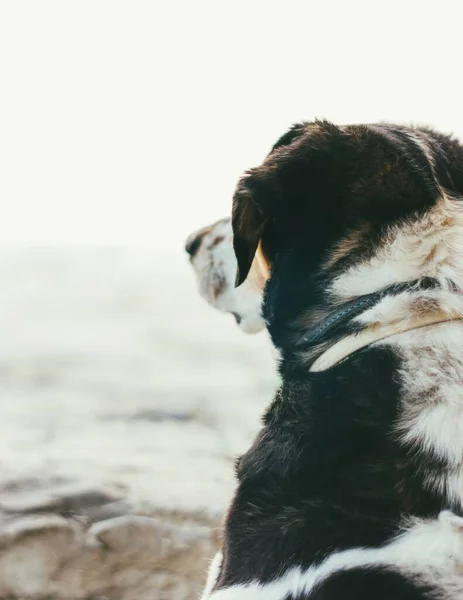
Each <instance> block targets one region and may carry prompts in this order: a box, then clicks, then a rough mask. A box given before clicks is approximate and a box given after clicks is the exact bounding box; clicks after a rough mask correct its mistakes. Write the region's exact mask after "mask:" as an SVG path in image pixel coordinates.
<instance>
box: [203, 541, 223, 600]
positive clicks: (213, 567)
mask: <svg viewBox="0 0 463 600" xmlns="http://www.w3.org/2000/svg"><path fill="white" fill-rule="evenodd" d="M222 561H223V554H222V552H217V554H216V555H215V556H214V558H213V559H212V561H211V564H210V566H209V571H208V572H207V581H206V585H205V586H204V590H203V594H202V596H201V600H206V599H207V598H209V596H210V595H211V592H212V590H213V589H214V586H215V584H216V583H217V581H218V579H219V575H220V569H221V567H222Z"/></svg>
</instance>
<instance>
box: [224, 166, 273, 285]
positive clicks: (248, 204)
mask: <svg viewBox="0 0 463 600" xmlns="http://www.w3.org/2000/svg"><path fill="white" fill-rule="evenodd" d="M257 187H259V182H258V176H257V175H256V174H253V173H252V171H249V172H248V173H247V174H246V175H245V176H244V177H243V178H242V179H241V180H240V182H239V183H238V187H237V189H236V192H235V195H234V197H233V210H232V227H233V248H234V250H235V256H236V261H237V263H238V271H237V274H236V282H235V287H238V286H239V285H241V284H242V283H243V281H245V279H246V277H247V276H248V273H249V269H250V268H251V265H252V261H253V260H254V256H255V254H256V251H257V246H258V245H259V241H260V239H261V237H262V232H263V230H264V226H265V223H266V218H265V215H264V210H263V207H262V206H261V205H260V204H259V203H258V200H257V198H258V196H257V189H256V188H257Z"/></svg>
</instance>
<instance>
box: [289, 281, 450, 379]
mask: <svg viewBox="0 0 463 600" xmlns="http://www.w3.org/2000/svg"><path fill="white" fill-rule="evenodd" d="M439 287H440V284H439V282H438V281H437V280H436V279H433V278H429V277H426V278H422V279H415V280H413V281H409V282H404V283H397V284H394V285H391V286H388V287H386V288H383V289H382V290H379V291H377V292H373V293H371V294H366V295H364V296H360V297H359V298H355V299H354V300H350V301H348V302H346V303H344V304H342V305H341V306H339V307H337V308H336V309H335V310H334V311H332V312H330V313H329V314H328V315H327V316H326V317H324V318H323V319H322V320H321V321H319V322H317V323H316V324H315V325H313V326H311V327H310V328H309V329H308V330H306V331H305V332H304V334H303V335H302V336H301V337H300V338H299V340H298V341H297V342H296V349H297V350H298V351H309V352H311V353H312V355H313V357H314V361H313V362H312V364H311V367H310V371H312V372H319V371H325V370H326V369H329V368H330V367H332V366H334V365H336V364H338V363H339V362H340V361H342V360H343V359H345V358H347V357H348V356H350V355H351V354H353V353H354V352H356V351H357V350H360V349H362V348H365V347H366V346H369V345H370V344H373V343H374V342H378V341H380V340H382V339H384V338H387V337H390V336H392V335H396V334H398V333H403V332H405V331H410V330H412V329H417V328H419V327H425V326H426V325H433V324H436V323H443V322H445V321H451V320H460V319H453V318H452V317H450V316H449V314H448V313H446V312H444V311H443V310H439V309H438V310H435V311H432V312H431V313H422V314H417V315H415V316H412V317H411V318H409V319H407V320H404V321H403V322H399V323H390V324H384V325H381V324H378V325H373V326H371V325H370V326H368V325H362V324H361V323H359V322H356V321H354V319H355V317H358V316H359V315H360V314H361V313H362V312H364V311H366V310H368V309H370V308H372V307H373V306H374V305H375V304H377V303H378V302H380V301H381V300H382V299H383V298H385V297H386V296H396V295H398V294H402V293H404V292H419V291H427V290H432V289H436V288H439Z"/></svg>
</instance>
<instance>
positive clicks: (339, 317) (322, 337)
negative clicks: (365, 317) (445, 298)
mask: <svg viewBox="0 0 463 600" xmlns="http://www.w3.org/2000/svg"><path fill="white" fill-rule="evenodd" d="M438 286H439V283H438V282H437V280H435V279H433V278H430V277H426V278H423V279H415V280H413V281H407V282H404V283H396V284H393V285H390V286H388V287H385V288H383V289H381V290H378V291H377V292H373V293H371V294H366V295H364V296H360V297H359V298H355V299H354V300H350V301H348V302H346V303H344V304H343V305H341V306H339V307H338V308H336V310H334V311H333V312H331V313H329V314H328V315H327V316H326V317H325V318H324V319H323V320H322V321H319V322H318V323H316V324H315V325H313V326H312V327H310V329H308V330H307V331H306V332H305V333H304V334H303V335H302V337H301V338H300V339H299V340H298V341H297V342H296V348H297V349H298V350H302V349H304V348H309V347H312V346H316V345H318V344H321V343H323V342H326V341H327V340H329V339H330V338H333V337H335V338H336V337H337V336H338V335H339V334H342V333H344V332H345V330H346V328H347V329H350V331H352V330H353V329H354V330H355V327H350V328H349V325H351V324H352V319H354V318H355V317H358V316H359V315H360V314H361V313H362V312H364V311H365V310H368V309H369V308H372V307H373V306H374V305H375V304H377V303H378V302H379V301H380V300H382V299H383V298H384V297H386V296H397V295H398V294H402V293H404V292H408V291H410V292H411V291H420V290H429V289H433V288H436V287H438Z"/></svg>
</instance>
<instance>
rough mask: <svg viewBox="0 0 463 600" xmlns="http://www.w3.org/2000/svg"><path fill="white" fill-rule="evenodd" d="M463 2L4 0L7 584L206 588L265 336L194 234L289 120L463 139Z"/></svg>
mask: <svg viewBox="0 0 463 600" xmlns="http://www.w3.org/2000/svg"><path fill="white" fill-rule="evenodd" d="M462 10H463V9H462V8H461V4H460V3H458V2H457V1H456V0H455V1H447V0H444V1H441V2H439V4H438V5H436V4H434V3H429V4H426V3H423V2H418V1H412V0H410V1H409V2H406V3H405V2H395V1H392V2H389V3H387V5H378V4H377V3H372V2H366V1H365V2H361V1H358V0H356V1H353V2H348V3H347V2H340V1H338V2H323V3H320V2H312V1H303V2H302V1H301V2H293V1H291V0H290V1H287V2H285V3H283V4H282V3H279V2H271V1H268V0H267V1H260V0H259V1H258V0H247V1H246V2H244V1H243V0H235V1H234V2H233V3H223V2H213V1H212V0H210V1H204V0H197V1H196V2H188V1H187V0H183V1H176V2H175V1H171V2H160V1H156V0H155V1H149V2H148V1H142V0H136V1H129V0H126V1H118V0H91V1H86V0H80V1H79V2H72V1H63V0H57V1H54V2H52V1H48V0H41V1H40V2H38V1H37V0H34V1H30V2H28V1H23V0H5V1H4V2H2V3H1V4H0V82H1V83H0V85H1V93H0V200H1V207H2V214H1V218H0V409H1V411H2V413H1V414H2V418H1V419H0V448H1V452H0V540H1V541H2V543H1V545H0V546H1V547H0V597H7V596H8V597H18V598H19V597H22V598H42V597H45V596H46V597H47V598H52V599H56V600H58V599H61V598H68V599H69V598H73V599H77V598H79V599H80V598H93V599H96V598H111V599H112V598H118V599H122V598H123V599H129V598H134V599H135V598H136V599H137V600H142V599H143V598H147V599H148V598H149V599H150V600H158V599H161V600H167V599H169V600H170V599H175V600H183V599H184V598H192V597H196V596H195V595H196V594H197V593H198V592H199V590H200V588H201V585H202V582H203V579H204V574H205V571H206V568H207V563H208V560H209V559H210V558H211V557H212V555H213V553H214V551H215V547H216V545H217V543H218V535H219V531H220V522H221V520H222V518H223V515H224V511H225V509H226V506H227V504H228V502H229V499H230V496H231V493H232V490H233V485H234V483H233V460H234V458H235V457H236V455H237V454H239V453H240V452H242V451H243V450H245V449H246V448H247V446H248V444H249V443H250V440H251V439H252V437H253V435H254V434H255V432H256V431H257V429H258V427H259V415H260V414H261V413H262V411H263V409H264V407H265V405H266V404H267V403H268V402H269V400H270V399H271V397H272V393H273V390H274V388H275V385H276V378H275V369H274V357H273V353H272V349H271V348H270V345H269V342H268V340H267V338H266V335H265V334H263V333H262V334H259V335H257V336H246V335H245V334H243V333H241V332H240V331H239V330H238V329H237V327H236V325H235V322H234V320H233V318H232V317H230V316H225V315H221V314H219V313H216V312H215V311H213V310H212V309H211V308H209V307H208V306H206V304H205V303H204V302H203V301H202V300H201V299H200V298H199V296H198V294H197V292H196V287H195V282H194V277H193V273H192V271H191V269H190V266H189V265H188V261H187V259H186V255H185V253H184V250H183V246H184V240H185V238H186V236H187V235H188V234H189V233H190V232H191V231H192V230H194V229H196V228H198V227H201V226H203V225H206V224H208V223H210V222H212V221H214V220H216V219H218V218H221V217H223V216H226V215H227V214H228V213H229V211H230V204H231V196H232V193H233V188H234V185H235V182H236V180H237V179H238V177H239V176H240V174H241V172H242V171H243V170H244V169H246V168H249V167H251V166H253V165H256V164H258V163H259V162H260V161H261V160H262V158H263V157H264V155H265V154H266V153H267V152H268V150H269V148H270V147H271V145H272V144H273V142H274V141H275V140H276V139H277V138H278V137H279V135H280V134H281V133H282V132H284V130H285V129H286V128H287V127H289V126H290V125H291V124H292V123H293V122H295V121H298V120H302V119H313V118H315V117H319V118H323V117H324V118H328V119H330V120H332V121H335V122H337V123H352V122H372V121H377V120H389V121H397V122H406V123H407V122H408V123H409V122H413V123H425V124H429V125H433V126H435V127H437V128H439V129H441V130H443V131H446V132H454V133H455V134H456V135H457V136H458V135H463V120H462V116H461V84H460V70H461V68H460V56H461V49H460V33H461V32H460V30H461V25H460V23H461V21H460V18H459V17H461V11H462Z"/></svg>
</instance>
